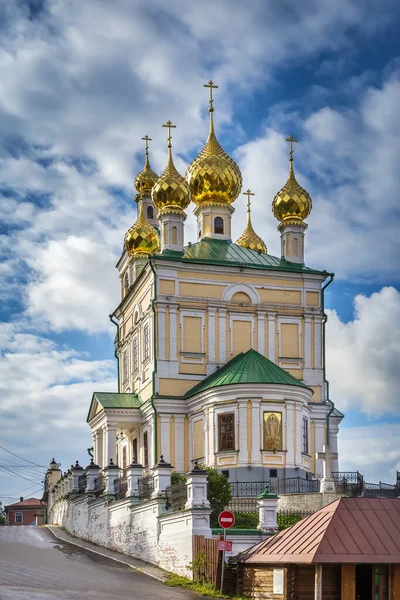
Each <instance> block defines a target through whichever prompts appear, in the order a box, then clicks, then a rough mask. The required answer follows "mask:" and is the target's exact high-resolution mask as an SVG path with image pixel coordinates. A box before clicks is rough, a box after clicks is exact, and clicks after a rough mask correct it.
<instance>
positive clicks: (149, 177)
mask: <svg viewBox="0 0 400 600" xmlns="http://www.w3.org/2000/svg"><path fill="white" fill-rule="evenodd" d="M142 140H145V141H146V159H145V162H144V169H143V171H140V173H139V175H137V176H136V179H135V188H136V189H137V191H138V193H139V194H140V195H142V196H150V194H151V190H152V187H153V185H154V184H155V183H156V181H157V179H158V175H157V173H155V172H154V171H152V170H151V168H150V161H149V145H148V142H149V141H151V138H149V136H148V135H146V136H145V137H144V138H142Z"/></svg>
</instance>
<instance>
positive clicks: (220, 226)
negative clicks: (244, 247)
mask: <svg viewBox="0 0 400 600" xmlns="http://www.w3.org/2000/svg"><path fill="white" fill-rule="evenodd" d="M214 233H224V220H223V218H222V217H215V219H214Z"/></svg>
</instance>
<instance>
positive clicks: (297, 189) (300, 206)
mask: <svg viewBox="0 0 400 600" xmlns="http://www.w3.org/2000/svg"><path fill="white" fill-rule="evenodd" d="M286 141H287V142H290V167H289V177H288V180H287V182H286V183H285V185H284V186H283V188H282V189H281V190H280V191H279V192H278V193H277V194H276V196H275V198H274V199H273V201H272V211H273V213H274V216H275V218H276V219H278V221H281V222H282V221H284V222H285V223H287V222H288V221H290V222H294V223H300V222H303V221H304V219H306V218H307V217H308V216H309V214H310V213H311V209H312V200H311V196H310V194H309V193H308V192H307V190H305V189H304V188H302V187H301V185H300V184H299V183H298V182H297V180H296V177H295V174H294V169H293V147H292V143H293V142H297V140H295V139H294V138H293V136H292V135H291V136H289V137H288V138H286Z"/></svg>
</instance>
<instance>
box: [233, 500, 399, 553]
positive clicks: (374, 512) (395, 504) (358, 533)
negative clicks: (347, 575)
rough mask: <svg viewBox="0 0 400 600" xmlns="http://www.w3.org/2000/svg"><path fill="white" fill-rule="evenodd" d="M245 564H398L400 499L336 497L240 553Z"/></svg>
mask: <svg viewBox="0 0 400 600" xmlns="http://www.w3.org/2000/svg"><path fill="white" fill-rule="evenodd" d="M239 562H246V563H400V498H396V499H389V498H340V499H339V500H335V502H332V503H331V504H328V505H327V506H325V507H324V508H322V509H321V510H318V511H317V512H315V513H313V514H312V515H310V516H309V517H307V518H306V519H302V520H301V521H299V522H298V523H296V524H295V525H292V526H291V527H289V528H288V529H285V530H284V531H281V532H280V533H278V535H276V536H274V537H272V538H269V539H268V540H265V541H263V542H260V543H259V544H257V545H256V546H253V547H252V548H250V549H249V550H248V551H247V552H246V553H243V554H242V555H240V558H239Z"/></svg>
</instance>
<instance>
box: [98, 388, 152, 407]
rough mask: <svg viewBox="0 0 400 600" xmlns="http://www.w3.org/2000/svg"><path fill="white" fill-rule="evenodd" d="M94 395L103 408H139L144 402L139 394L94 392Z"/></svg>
mask: <svg viewBox="0 0 400 600" xmlns="http://www.w3.org/2000/svg"><path fill="white" fill-rule="evenodd" d="M93 396H94V398H96V400H97V401H98V402H100V404H101V405H102V407H103V408H139V406H140V405H141V404H142V402H141V400H140V398H139V396H138V395H137V394H119V393H118V392H94V394H93Z"/></svg>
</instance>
